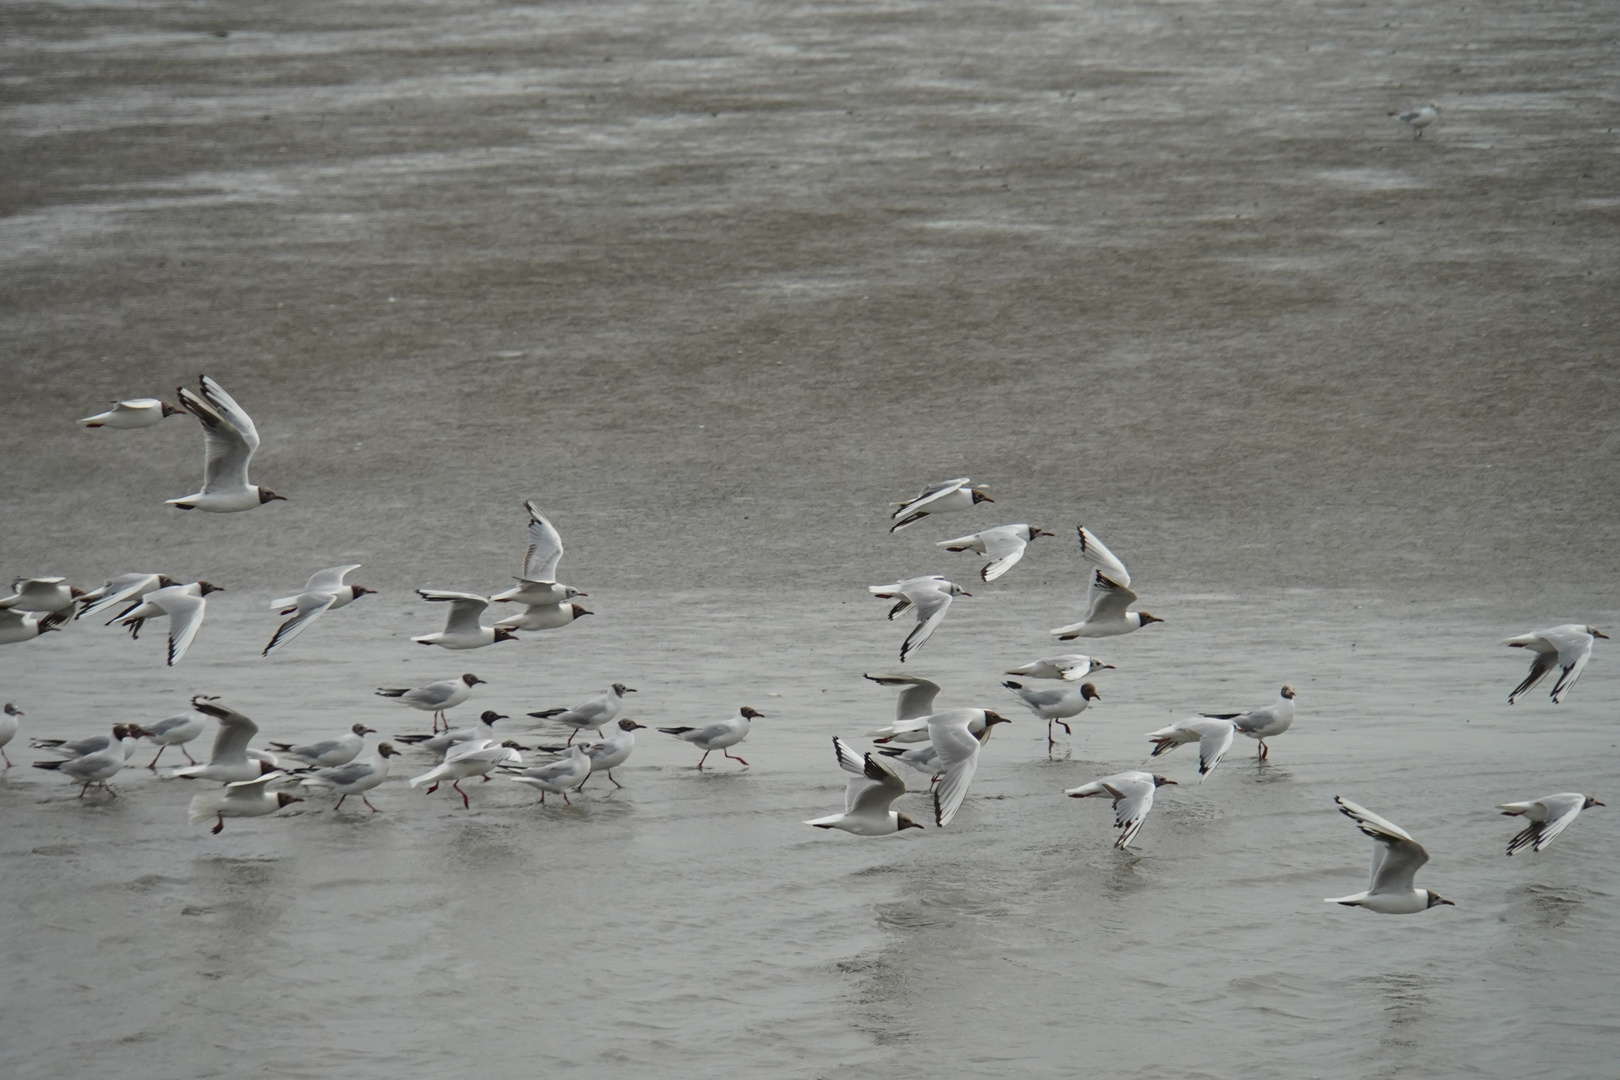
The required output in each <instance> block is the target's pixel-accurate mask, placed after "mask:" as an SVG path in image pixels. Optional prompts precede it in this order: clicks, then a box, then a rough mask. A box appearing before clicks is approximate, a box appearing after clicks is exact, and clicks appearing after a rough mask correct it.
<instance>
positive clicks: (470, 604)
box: [411, 589, 517, 649]
mask: <svg viewBox="0 0 1620 1080" xmlns="http://www.w3.org/2000/svg"><path fill="white" fill-rule="evenodd" d="M416 595H417V596H420V597H421V598H422V599H424V600H428V601H431V602H433V603H440V604H449V605H450V614H449V615H448V616H447V617H446V618H445V622H444V629H443V630H441V631H439V632H438V633H437V634H423V635H421V636H420V637H413V638H411V640H412V641H414V642H416V643H417V644H418V645H438V646H440V647H441V648H445V649H481V648H483V647H484V646H485V645H493V644H495V643H496V642H497V641H516V640H517V635H516V634H514V633H512V631H510V630H506V629H498V628H496V627H493V626H483V625H480V624H479V622H478V617H479V616H480V615H482V614H483V613H484V609H485V608H487V607H488V606H489V597H487V596H479V595H477V594H476V593H464V592H445V591H443V590H441V589H417V590H416Z"/></svg>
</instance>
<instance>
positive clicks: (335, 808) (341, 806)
mask: <svg viewBox="0 0 1620 1080" xmlns="http://www.w3.org/2000/svg"><path fill="white" fill-rule="evenodd" d="M347 798H348V795H344V796H343V798H341V799H339V800H338V804H337V805H336V806H334V807H332V809H333V810H341V809H343V799H347Z"/></svg>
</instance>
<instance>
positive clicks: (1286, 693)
mask: <svg viewBox="0 0 1620 1080" xmlns="http://www.w3.org/2000/svg"><path fill="white" fill-rule="evenodd" d="M1280 693H1281V694H1282V696H1283V697H1285V698H1287V699H1288V700H1289V701H1293V700H1294V688H1293V687H1292V686H1289V685H1287V684H1286V683H1285V684H1284V685H1283V688H1282V690H1281V691H1280Z"/></svg>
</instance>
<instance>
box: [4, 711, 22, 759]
mask: <svg viewBox="0 0 1620 1080" xmlns="http://www.w3.org/2000/svg"><path fill="white" fill-rule="evenodd" d="M22 715H23V711H22V710H21V709H19V708H17V706H15V705H13V704H12V703H11V702H9V701H8V702H6V708H5V711H4V712H0V758H4V759H5V762H6V768H8V769H9V768H11V758H9V757H7V756H6V744H7V743H9V742H10V741H11V740H12V739H15V738H16V737H17V728H18V722H17V718H18V717H19V716H22Z"/></svg>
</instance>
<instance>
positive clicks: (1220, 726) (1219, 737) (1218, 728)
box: [1188, 721, 1237, 776]
mask: <svg viewBox="0 0 1620 1080" xmlns="http://www.w3.org/2000/svg"><path fill="white" fill-rule="evenodd" d="M1188 727H1189V728H1191V729H1192V730H1193V731H1196V732H1198V734H1199V739H1198V775H1199V776H1207V775H1209V773H1210V771H1211V770H1213V769H1214V768H1215V766H1217V765H1219V764H1220V763H1221V758H1223V757H1225V756H1226V752H1227V751H1228V750H1230V749H1232V739H1233V737H1234V736H1236V735H1237V725H1236V724H1233V723H1231V722H1230V721H1218V722H1216V723H1207V722H1204V723H1199V724H1189V725H1188Z"/></svg>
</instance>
